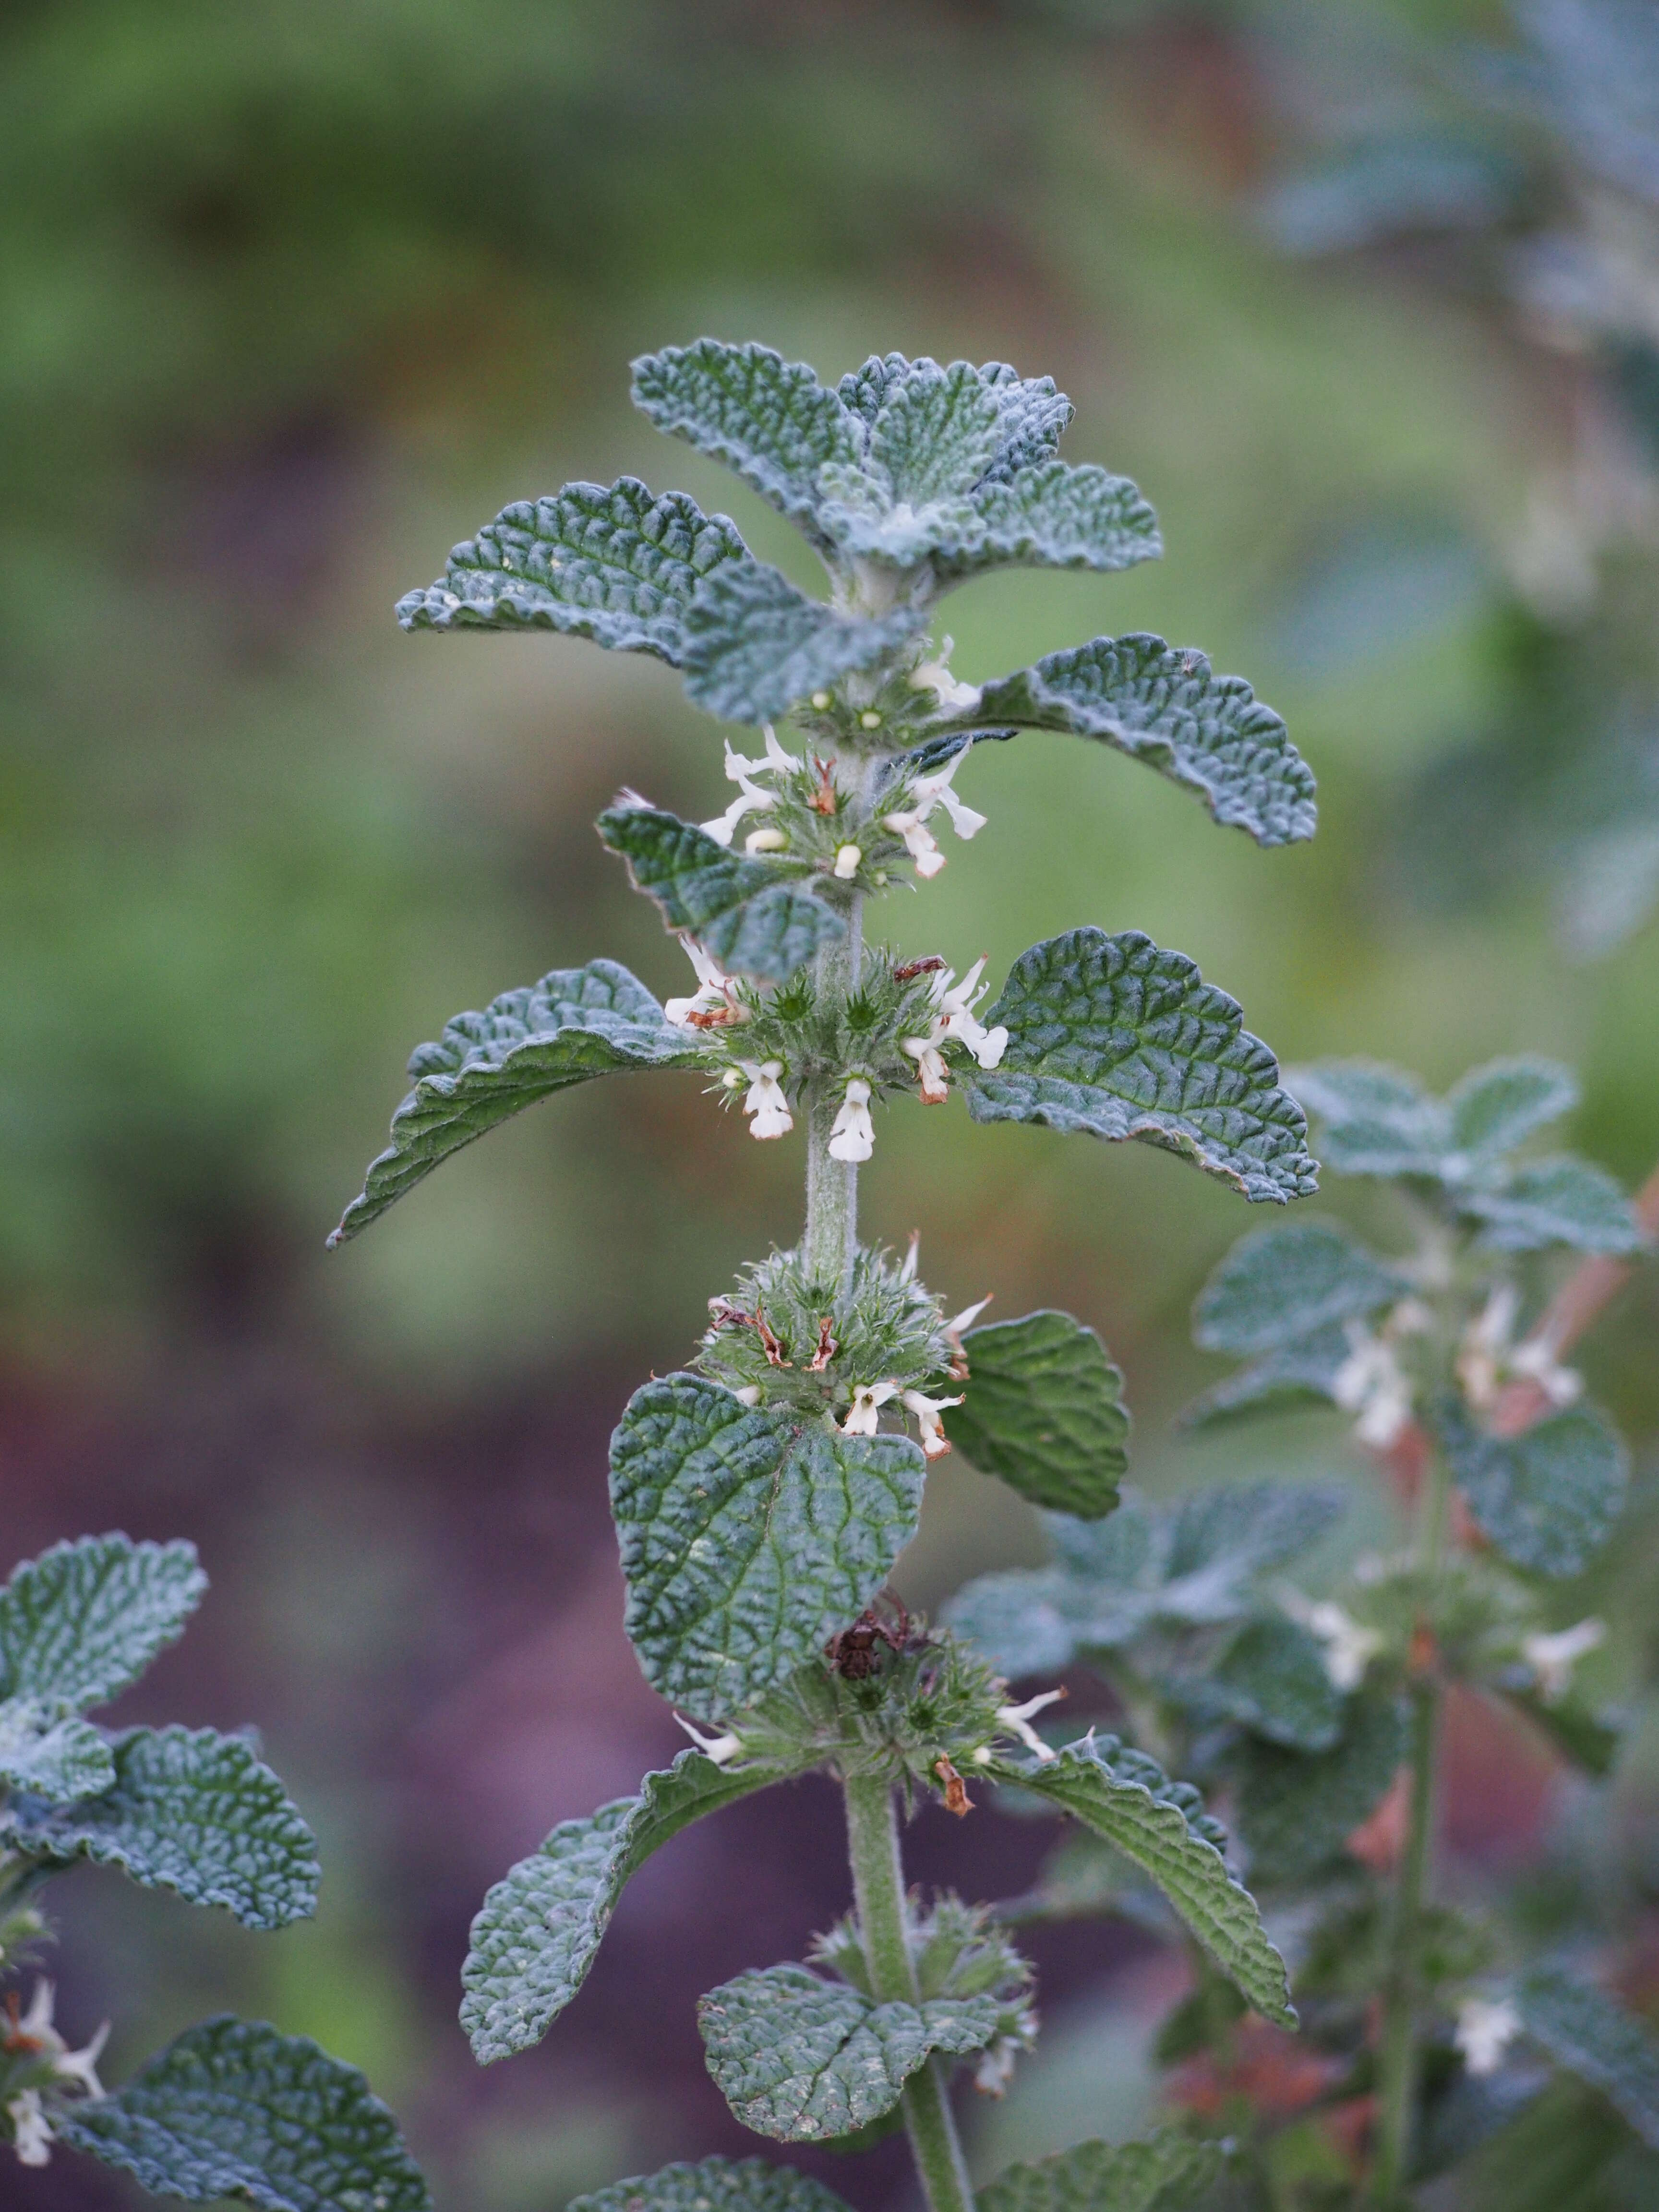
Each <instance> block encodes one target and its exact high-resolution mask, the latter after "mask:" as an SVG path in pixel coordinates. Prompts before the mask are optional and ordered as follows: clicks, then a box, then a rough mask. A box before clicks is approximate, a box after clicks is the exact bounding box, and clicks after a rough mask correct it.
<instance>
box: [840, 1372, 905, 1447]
mask: <svg viewBox="0 0 1659 2212" xmlns="http://www.w3.org/2000/svg"><path fill="white" fill-rule="evenodd" d="M898 1394H899V1386H898V1384H897V1383H860V1385H859V1387H858V1389H856V1390H854V1393H853V1402H852V1404H851V1406H850V1407H848V1413H847V1419H845V1420H844V1421H843V1422H842V1425H841V1432H842V1436H844V1437H872V1436H874V1434H875V1433H876V1428H877V1420H876V1416H877V1414H878V1413H879V1412H880V1411H881V1408H882V1407H884V1405H885V1404H886V1403H887V1401H888V1400H889V1399H890V1398H896V1397H897V1395H898Z"/></svg>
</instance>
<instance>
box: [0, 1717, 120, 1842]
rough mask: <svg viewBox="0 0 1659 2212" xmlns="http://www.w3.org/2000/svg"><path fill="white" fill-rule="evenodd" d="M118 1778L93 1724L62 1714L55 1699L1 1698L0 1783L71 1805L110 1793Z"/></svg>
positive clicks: (101, 1736) (0, 1795)
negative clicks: (105, 1791) (79, 1800)
mask: <svg viewBox="0 0 1659 2212" xmlns="http://www.w3.org/2000/svg"><path fill="white" fill-rule="evenodd" d="M114 1779H115V1762H114V1760H113V1759H112V1758H111V1756H110V1749H109V1746H108V1744H107V1743H106V1741H105V1740H104V1737H103V1735H101V1733H100V1731H99V1730H98V1729H95V1728H94V1726H93V1725H92V1723H91V1722H90V1721H83V1720H82V1719H80V1718H79V1717H77V1716H76V1715H75V1714H72V1713H71V1714H70V1715H68V1716H67V1717H65V1716H64V1715H63V1713H62V1712H61V1710H60V1708H59V1706H58V1705H57V1704H56V1703H55V1702H53V1701H52V1700H51V1699H46V1700H42V1699H40V1698H31V1697H22V1698H7V1699H3V1700H0V1784H5V1785H6V1786H7V1787H9V1788H10V1789H13V1790H27V1791H28V1792H29V1793H30V1794H31V1796H35V1797H44V1798H46V1799H48V1800H49V1801H50V1802H52V1803H54V1804H69V1803H73V1802H74V1801H75V1799H76V1798H77V1797H90V1796H94V1795H95V1794H96V1793H97V1792H98V1791H99V1790H107V1789H108V1788H109V1786H110V1784H111V1783H112V1782H113V1781H114ZM0 1797H3V1790H0ZM0 1818H3V1814H0Z"/></svg>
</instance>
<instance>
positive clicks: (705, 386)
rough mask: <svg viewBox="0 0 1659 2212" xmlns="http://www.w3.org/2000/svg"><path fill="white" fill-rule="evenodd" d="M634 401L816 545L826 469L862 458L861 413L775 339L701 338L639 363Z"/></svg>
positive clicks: (647, 356) (819, 539)
mask: <svg viewBox="0 0 1659 2212" xmlns="http://www.w3.org/2000/svg"><path fill="white" fill-rule="evenodd" d="M634 404H635V406H636V407H638V408H640V409H641V410H642V411H643V412H644V413H645V414H647V415H648V416H650V418H651V420H652V421H653V422H654V423H655V424H656V426H657V428H659V430H665V431H668V432H670V433H671V435H673V436H675V437H679V438H684V440H685V441H686V442H687V443H688V444H689V445H692V446H695V447H696V448H697V450H698V452H699V453H710V454H712V455H713V456H714V459H716V460H719V461H725V462H726V463H727V464H728V465H729V466H731V467H732V468H733V469H735V470H736V471H737V472H738V475H739V476H740V477H742V478H743V480H744V483H746V484H749V485H750V486H751V487H752V488H753V489H755V490H756V491H757V492H759V494H760V495H761V497H762V498H763V499H765V500H769V501H771V503H772V505H773V506H774V507H776V508H777V509H778V510H779V512H780V513H783V514H787V516H788V518H789V520H791V521H792V522H793V523H795V524H796V525H797V526H799V528H800V529H802V530H804V531H805V532H806V534H807V536H808V537H809V538H811V539H812V540H813V541H814V543H815V544H819V545H820V546H823V545H824V544H826V540H825V538H824V536H823V532H822V531H821V530H820V528H819V527H818V524H817V511H818V505H819V500H818V493H817V475H818V471H819V470H820V469H821V468H822V467H823V465H824V464H825V463H826V462H835V461H840V462H847V463H855V462H857V461H858V460H859V459H861V457H862V450H863V443H864V441H863V438H862V437H861V436H860V427H861V426H860V422H859V421H858V419H857V418H856V417H855V416H853V415H851V414H849V413H848V410H847V408H846V407H845V406H844V405H843V404H842V400H841V398H840V397H839V396H838V395H837V394H836V392H830V391H828V390H826V389H825V387H824V386H823V385H821V384H820V383H819V382H818V380H817V374H816V373H815V372H814V371H813V370H812V369H811V368H808V367H807V365H806V363H805V362H801V361H795V362H787V361H785V360H784V359H783V358H782V356H781V355H779V354H775V353H774V352H773V351H772V349H771V348H770V347H769V346H763V345H725V344H722V343H720V340H719V339H717V338H699V339H698V340H697V342H696V344H695V345H689V346H665V348H664V349H663V350H662V351H661V352H660V353H653V354H645V355H642V356H641V358H640V359H639V360H638V361H636V362H635V363H634Z"/></svg>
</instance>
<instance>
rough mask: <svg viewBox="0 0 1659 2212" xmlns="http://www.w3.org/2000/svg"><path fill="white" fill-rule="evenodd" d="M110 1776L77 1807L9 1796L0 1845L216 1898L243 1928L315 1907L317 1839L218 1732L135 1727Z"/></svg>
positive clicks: (246, 1753)
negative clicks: (116, 1869) (110, 1869)
mask: <svg viewBox="0 0 1659 2212" xmlns="http://www.w3.org/2000/svg"><path fill="white" fill-rule="evenodd" d="M106 1761H109V1762H110V1763H111V1764H112V1776H111V1781H110V1783H109V1784H106V1787H105V1788H104V1789H102V1790H100V1791H98V1792H97V1793H96V1794H93V1793H91V1792H88V1795H87V1796H86V1798H85V1799H84V1801H83V1802H81V1803H78V1804H74V1805H46V1804H42V1803H41V1802H40V1801H39V1798H38V1797H35V1798H30V1797H23V1798H14V1799H13V1800H12V1801H11V1802H10V1803H9V1804H8V1805H7V1806H6V1807H5V1808H3V1811H0V1842H3V1843H4V1844H6V1846H7V1847H8V1848H9V1849H10V1850H18V1851H22V1852H25V1853H27V1856H28V1857H30V1858H33V1859H38V1860H42V1861H46V1862H47V1863H51V1864H52V1865H55V1866H67V1865H70V1864H71V1863H73V1862H74V1861H75V1860H76V1859H82V1858H84V1859H90V1860H91V1861H92V1862H93V1863H94V1864H95V1865H98V1866H117V1867H120V1868H121V1869H123V1870H124V1871H125V1873H127V1874H129V1875H131V1877H132V1879H133V1880H134V1881H138V1882H143V1884H144V1886H145V1887H147V1888H150V1889H155V1888H161V1889H170V1890H173V1891H174V1892H176V1893H177V1894H178V1895H179V1896H180V1897H182V1898H183V1899H185V1902H186V1903H187V1904H190V1905H223V1906H224V1907H225V1909H226V1911H228V1912H233V1913H234V1915H235V1916H236V1917H237V1919H238V1920H240V1922H241V1923H242V1925H243V1926H244V1927H245V1928H260V1929H271V1928H283V1927H286V1926H287V1924H288V1923H289V1921H292V1920H303V1919H306V1918H308V1917H309V1916H310V1915H311V1914H312V1913H313V1912H314V1911H316V1909H317V1881H318V1865H317V1844H316V1840H315V1838H313V1835H312V1832H311V1831H310V1829H309V1828H307V1826H306V1824H305V1822H304V1821H303V1820H301V1817H300V1815H299V1814H298V1813H297V1812H296V1811H295V1808H294V1807H293V1806H292V1805H291V1804H290V1803H289V1798H288V1793H287V1791H286V1790H284V1789H283V1785H282V1784H281V1783H280V1782H279V1781H278V1780H277V1778H276V1776H275V1775H274V1774H273V1773H272V1772H271V1771H270V1768H269V1767H268V1766H266V1765H264V1764H263V1762H262V1761H261V1760H260V1759H258V1757H256V1755H255V1753H254V1752H253V1750H252V1747H251V1746H250V1745H248V1744H247V1743H246V1742H244V1741H242V1740H241V1738H240V1737H238V1736H225V1735H219V1734H218V1733H217V1732H216V1730H215V1729H186V1728H177V1727H175V1728H167V1729H130V1730H129V1731H128V1732H127V1733H126V1734H125V1735H118V1736H117V1737H116V1738H115V1739H114V1741H113V1742H112V1744H111V1746H110V1747H109V1750H108V1751H107V1752H106Z"/></svg>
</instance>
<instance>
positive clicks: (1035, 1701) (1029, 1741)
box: [997, 1690, 1066, 1764]
mask: <svg viewBox="0 0 1659 2212" xmlns="http://www.w3.org/2000/svg"><path fill="white" fill-rule="evenodd" d="M1065 1695H1066V1692H1065V1691H1064V1690H1044V1691H1042V1692H1041V1693H1040V1694H1039V1695H1038V1696H1036V1697H1035V1698H1027V1699H1026V1700H1025V1703H1024V1705H999V1706H998V1707H997V1719H998V1721H999V1722H1000V1723H1001V1725H1002V1726H1003V1727H1004V1728H1006V1729H1007V1731H1008V1733H1009V1735H1017V1736H1018V1738H1019V1740H1020V1741H1021V1742H1022V1743H1023V1744H1024V1746H1025V1747H1026V1749H1027V1750H1028V1751H1034V1752H1036V1755H1037V1757H1038V1758H1039V1759H1042V1760H1043V1761H1044V1762H1045V1764H1046V1762H1047V1761H1048V1760H1049V1759H1053V1758H1054V1757H1056V1756H1057V1753H1055V1751H1054V1746H1053V1745H1052V1744H1047V1743H1044V1741H1042V1737H1041V1736H1040V1735H1038V1734H1037V1732H1036V1729H1034V1728H1033V1727H1032V1726H1031V1716H1032V1714H1033V1713H1040V1712H1041V1711H1042V1709H1043V1707H1044V1706H1045V1705H1058V1704H1059V1703H1060V1699H1062V1698H1063V1697H1064V1696H1065Z"/></svg>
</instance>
